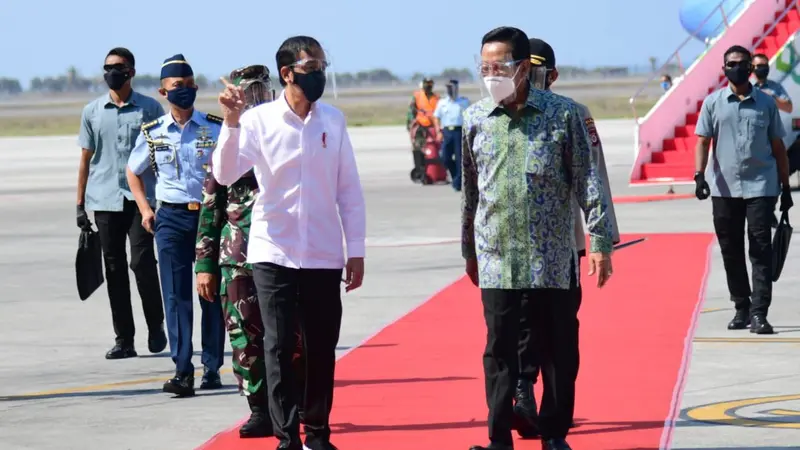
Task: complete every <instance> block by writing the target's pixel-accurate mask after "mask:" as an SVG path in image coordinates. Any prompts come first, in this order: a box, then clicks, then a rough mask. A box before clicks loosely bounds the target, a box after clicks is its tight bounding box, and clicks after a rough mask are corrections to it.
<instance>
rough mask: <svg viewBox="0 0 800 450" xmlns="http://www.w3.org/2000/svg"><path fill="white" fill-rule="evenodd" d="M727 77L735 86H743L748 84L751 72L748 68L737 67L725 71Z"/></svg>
mask: <svg viewBox="0 0 800 450" xmlns="http://www.w3.org/2000/svg"><path fill="white" fill-rule="evenodd" d="M725 77H726V78H727V79H728V81H730V82H731V84H732V85H734V86H741V85H743V84H745V83H747V80H748V78H750V70H749V68H748V67H747V66H737V67H734V68H732V69H727V68H726V69H725Z"/></svg>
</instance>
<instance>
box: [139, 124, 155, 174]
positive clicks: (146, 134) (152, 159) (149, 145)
mask: <svg viewBox="0 0 800 450" xmlns="http://www.w3.org/2000/svg"><path fill="white" fill-rule="evenodd" d="M148 125H149V124H148ZM145 126H146V125H145ZM145 126H142V134H143V135H144V140H145V142H147V150H148V151H149V153H150V168H151V169H153V174H154V175H155V176H156V177H158V164H156V148H155V144H154V143H153V139H152V138H151V137H150V131H148V128H150V127H147V128H145Z"/></svg>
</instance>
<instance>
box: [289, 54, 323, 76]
mask: <svg viewBox="0 0 800 450" xmlns="http://www.w3.org/2000/svg"><path fill="white" fill-rule="evenodd" d="M329 66H330V63H329V62H328V61H325V60H324V59H316V58H306V59H301V60H300V61H296V62H295V63H293V64H290V67H294V68H296V69H302V70H303V71H304V72H306V73H310V72H319V71H322V72H325V71H326V70H328V67H329Z"/></svg>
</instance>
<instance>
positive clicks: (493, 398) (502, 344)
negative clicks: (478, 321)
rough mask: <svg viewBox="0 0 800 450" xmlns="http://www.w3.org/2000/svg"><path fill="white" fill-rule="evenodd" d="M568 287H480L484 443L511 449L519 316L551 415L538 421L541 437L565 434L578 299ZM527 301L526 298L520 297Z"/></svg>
mask: <svg viewBox="0 0 800 450" xmlns="http://www.w3.org/2000/svg"><path fill="white" fill-rule="evenodd" d="M575 287H576V285H575V282H574V280H573V288H572V289H531V290H505V289H482V290H481V298H482V301H483V313H484V318H485V320H486V327H487V330H488V335H487V342H486V350H485V352H484V355H483V370H484V377H485V380H486V402H487V404H488V406H489V439H490V441H491V442H492V443H493V444H501V445H509V446H510V445H512V437H511V422H512V417H513V397H514V389H515V387H516V383H517V379H518V377H519V363H520V361H519V350H518V349H519V342H520V317H523V316H525V317H527V318H528V320H529V321H530V322H529V323H530V330H531V335H530V340H529V344H530V345H532V346H533V348H534V349H535V351H536V355H537V356H538V357H539V361H538V363H539V364H537V365H538V366H540V367H541V370H542V378H543V379H544V385H545V389H546V390H547V391H548V392H550V393H552V398H551V399H550V400H546V401H547V402H550V403H551V405H549V408H550V410H551V411H552V414H548V415H547V416H546V417H541V418H540V422H539V428H540V431H541V433H542V438H543V439H558V438H564V437H566V436H567V433H568V431H569V426H570V423H571V421H572V415H573V413H574V410H575V379H576V378H577V374H578V307H579V302H578V301H577V299H578V297H577V296H576V295H575ZM526 297H527V299H526Z"/></svg>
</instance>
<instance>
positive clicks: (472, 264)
mask: <svg viewBox="0 0 800 450" xmlns="http://www.w3.org/2000/svg"><path fill="white" fill-rule="evenodd" d="M466 272H467V276H469V279H470V280H471V281H472V284H474V285H475V286H480V282H479V281H480V280H479V279H478V260H477V259H476V258H469V259H467V267H466Z"/></svg>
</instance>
